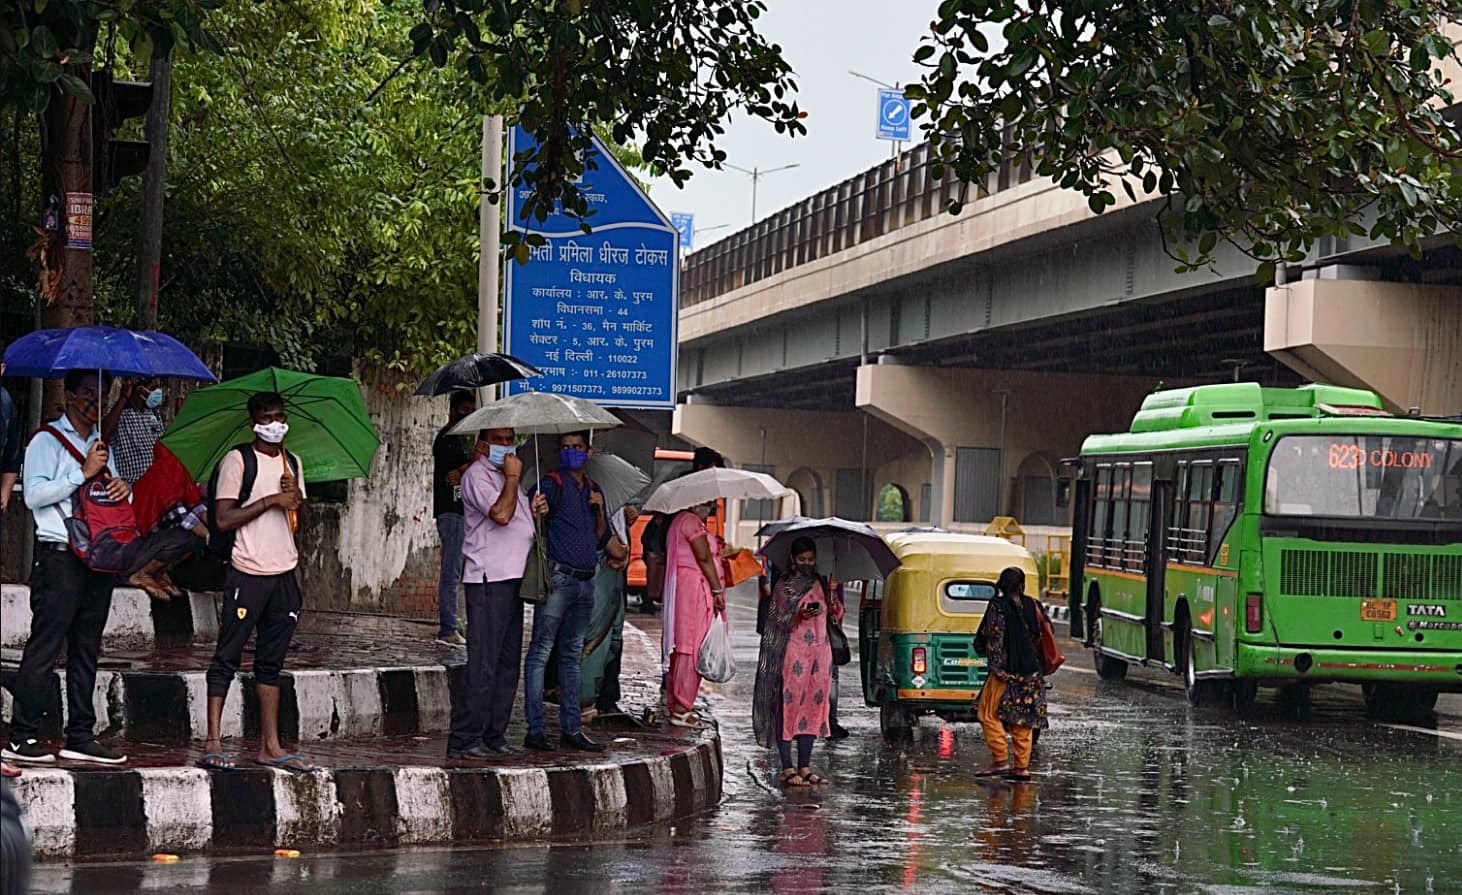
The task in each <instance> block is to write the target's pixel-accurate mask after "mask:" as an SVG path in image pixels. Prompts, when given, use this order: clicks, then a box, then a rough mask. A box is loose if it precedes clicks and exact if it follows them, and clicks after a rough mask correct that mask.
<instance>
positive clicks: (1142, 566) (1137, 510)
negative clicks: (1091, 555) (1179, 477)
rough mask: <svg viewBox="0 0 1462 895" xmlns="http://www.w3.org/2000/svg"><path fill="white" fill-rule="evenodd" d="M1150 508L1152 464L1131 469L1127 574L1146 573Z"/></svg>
mask: <svg viewBox="0 0 1462 895" xmlns="http://www.w3.org/2000/svg"><path fill="white" fill-rule="evenodd" d="M1151 506H1152V464H1151V463H1138V464H1136V465H1135V466H1133V467H1132V504H1131V507H1130V509H1129V510H1128V517H1129V518H1128V520H1127V532H1128V534H1127V543H1128V545H1129V546H1130V549H1129V550H1128V551H1127V562H1126V564H1125V568H1126V569H1127V571H1129V572H1146V571H1147V529H1148V525H1147V521H1148V519H1149V518H1150V517H1149V510H1150V507H1151Z"/></svg>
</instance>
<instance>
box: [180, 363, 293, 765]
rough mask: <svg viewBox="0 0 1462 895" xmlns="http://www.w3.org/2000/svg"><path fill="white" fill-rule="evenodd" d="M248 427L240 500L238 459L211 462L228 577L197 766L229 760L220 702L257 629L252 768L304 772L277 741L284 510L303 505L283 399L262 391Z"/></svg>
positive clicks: (289, 571)
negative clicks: (246, 484) (248, 467)
mask: <svg viewBox="0 0 1462 895" xmlns="http://www.w3.org/2000/svg"><path fill="white" fill-rule="evenodd" d="M248 412H249V418H250V422H251V423H252V424H253V431H254V441H253V443H252V444H250V445H249V446H248V448H247V450H249V451H252V452H253V462H254V463H255V464H257V466H256V474H255V478H254V482H253V486H252V487H251V489H250V491H249V494H248V496H247V499H246V500H245V501H243V502H242V503H241V502H240V501H239V495H240V494H241V493H242V491H243V479H244V462H245V461H244V459H243V454H242V451H240V450H231V451H229V452H228V453H227V454H226V455H224V458H223V459H222V460H220V461H219V470H218V492H217V495H216V498H215V501H214V506H215V510H216V515H217V518H216V519H214V520H213V523H214V525H216V526H217V527H218V529H219V530H220V531H225V532H233V533H234V542H233V550H232V552H231V553H230V554H229V569H228V576H227V579H226V581H225V585H224V597H223V619H222V622H221V623H220V624H219V627H218V647H217V649H216V650H215V651H214V654H213V662H212V664H210V665H209V667H208V674H207V680H208V734H207V738H206V739H205V741H204V743H203V753H204V754H203V757H202V759H200V761H199V765H200V766H202V767H204V768H207V769H209V770H227V769H229V768H232V767H234V762H233V760H232V759H230V758H229V757H228V756H227V755H225V754H224V753H223V751H222V750H223V743H222V742H221V740H220V736H221V729H222V722H223V704H224V700H225V699H226V698H227V696H228V688H229V686H230V685H231V684H232V683H233V679H234V675H236V674H237V673H238V670H239V662H240V660H241V659H242V657H243V652H244V645H245V644H246V643H247V642H248V640H249V637H250V636H251V635H253V634H254V633H255V631H257V632H258V645H257V646H256V647H255V651H254V685H255V690H256V691H257V692H258V696H259V740H260V743H259V753H258V755H257V757H256V758H255V762H256V763H257V764H260V765H263V766H266V767H271V768H278V769H279V770H281V771H290V772H292V773H297V774H301V773H309V772H311V771H313V770H314V766H313V765H311V764H310V763H309V762H308V761H306V760H305V759H304V758H302V757H301V756H300V755H299V754H297V753H294V752H289V751H286V750H285V748H284V746H283V745H282V744H281V743H280V741H279V673H280V672H281V671H282V670H283V669H284V659H285V655H286V654H287V653H288V651H289V646H290V640H291V638H292V637H293V636H294V629H295V625H296V624H297V623H298V622H299V616H300V612H301V611H303V609H304V595H303V594H302V593H301V592H300V585H299V576H298V575H297V573H296V567H297V566H298V565H299V549H298V547H297V546H296V544H295V530H294V526H293V525H292V523H291V522H290V512H291V511H293V512H296V513H298V512H299V511H300V509H301V506H302V504H303V502H304V500H305V483H304V477H303V475H301V474H300V469H301V464H300V461H299V458H298V457H296V456H294V455H293V454H290V453H288V452H287V451H286V450H285V448H284V436H285V434H286V433H287V432H288V431H289V424H288V422H287V419H288V418H287V416H286V414H285V411H284V398H283V397H282V396H280V395H278V394H276V393H273V392H263V393H260V394H256V395H254V396H252V397H250V398H249V403H248Z"/></svg>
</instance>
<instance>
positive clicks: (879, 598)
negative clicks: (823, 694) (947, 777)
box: [858, 530, 1039, 739]
mask: <svg viewBox="0 0 1462 895" xmlns="http://www.w3.org/2000/svg"><path fill="white" fill-rule="evenodd" d="M886 540H887V541H888V545H889V546H890V547H891V548H893V552H894V554H895V555H897V556H898V558H899V560H900V562H902V563H903V564H902V565H901V566H899V568H898V569H896V570H894V572H893V574H891V575H889V577H888V580H887V581H884V582H881V583H879V582H875V583H874V586H873V587H870V588H867V589H865V590H864V594H863V599H862V601H861V603H860V604H859V617H858V628H859V638H860V643H859V647H860V648H859V664H860V669H859V670H860V671H861V672H862V677H863V699H864V701H866V702H867V704H868V705H870V706H877V707H878V708H879V728H880V729H881V730H882V731H883V735H884V736H885V737H887V738H889V739H893V738H896V737H899V736H902V735H903V734H905V733H906V732H908V731H909V730H910V729H912V728H913V727H915V726H917V725H918V723H919V718H920V717H921V716H923V715H938V716H939V717H940V718H943V719H944V720H945V721H949V722H955V721H973V720H975V711H976V702H977V701H978V699H979V695H980V687H981V686H982V685H983V684H984V682H985V659H984V658H982V657H980V656H977V655H975V649H974V639H975V630H976V629H977V628H979V626H980V620H981V619H982V618H984V615H985V607H986V606H987V605H989V603H990V601H991V600H992V599H994V598H995V581H996V579H998V578H999V577H1000V572H1001V571H1002V570H1003V569H1005V568H1007V567H1009V566H1016V567H1017V568H1020V569H1022V570H1024V571H1025V575H1026V580H1027V581H1028V582H1030V584H1029V589H1030V590H1035V588H1036V582H1037V581H1039V577H1038V573H1037V571H1036V563H1035V559H1034V558H1032V556H1031V554H1030V552H1029V551H1027V550H1026V549H1025V548H1024V547H1022V546H1020V545H1019V544H1013V543H1011V542H1010V541H1007V540H1005V539H1003V538H995V537H987V536H984V535H967V534H956V533H953V532H946V531H929V530H923V531H909V532H900V533H898V534H894V535H889V536H888V537H887V538H886Z"/></svg>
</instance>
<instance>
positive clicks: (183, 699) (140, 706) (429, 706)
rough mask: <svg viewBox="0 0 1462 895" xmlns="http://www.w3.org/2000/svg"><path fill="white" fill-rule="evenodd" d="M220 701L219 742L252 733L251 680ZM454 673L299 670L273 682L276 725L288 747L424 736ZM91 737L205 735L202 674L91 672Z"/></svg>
mask: <svg viewBox="0 0 1462 895" xmlns="http://www.w3.org/2000/svg"><path fill="white" fill-rule="evenodd" d="M15 675H16V671H15V670H14V669H11V668H6V669H3V670H0V685H3V690H0V717H3V719H4V721H5V723H7V724H8V723H9V720H10V714H11V711H12V709H13V703H14V699H13V697H12V695H11V690H12V688H13V686H14V681H15ZM239 677H240V680H238V681H236V682H235V684H234V686H232V687H230V688H229V692H228V699H227V700H226V701H225V703H224V712H223V735H224V736H225V737H238V736H254V735H257V733H258V728H259V720H258V718H259V712H258V702H257V698H256V696H255V690H254V687H253V686H252V676H251V675H246V674H241V675H240V676H239ZM460 679H461V666H451V667H448V666H444V665H418V666H413V667H409V668H359V669H300V670H297V671H286V672H284V674H283V675H282V676H281V677H280V696H279V699H280V705H279V728H280V734H281V735H282V736H283V737H284V738H285V739H286V740H290V741H300V742H316V741H321V740H336V739H346V738H360V737H377V736H400V735H411V734H434V733H441V732H443V731H445V730H447V729H448V726H449V725H450V723H451V714H452V692H453V688H454V687H455V686H456V685H457V682H458V681H459V680H460ZM65 693H66V672H65V671H61V670H58V671H56V672H54V674H53V676H52V677H51V686H50V691H49V693H48V694H47V700H48V704H49V706H50V711H49V713H48V715H47V718H46V721H45V722H43V723H42V725H41V730H40V735H41V737H42V738H47V739H48V738H56V737H59V736H60V735H61V731H62V729H64V727H65V723H66V699H65ZM93 705H94V706H95V708H96V717H97V722H96V733H97V735H98V736H100V735H102V734H108V735H122V736H125V737H126V738H127V739H129V740H139V741H145V742H152V743H171V744H179V743H184V744H185V743H188V742H190V741H192V740H197V739H202V738H203V733H204V731H205V730H207V720H208V717H207V711H208V682H207V680H206V672H204V671H186V672H150V671H130V670H129V671H106V670H102V671H99V672H97V679H96V690H95V693H94V696H93Z"/></svg>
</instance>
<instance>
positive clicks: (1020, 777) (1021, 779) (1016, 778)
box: [1005, 771, 1031, 783]
mask: <svg viewBox="0 0 1462 895" xmlns="http://www.w3.org/2000/svg"><path fill="white" fill-rule="evenodd" d="M1005 779H1007V780H1009V781H1010V782H1011V783H1029V782H1031V772H1030V771H1011V772H1010V773H1009V774H1006V775H1005Z"/></svg>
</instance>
